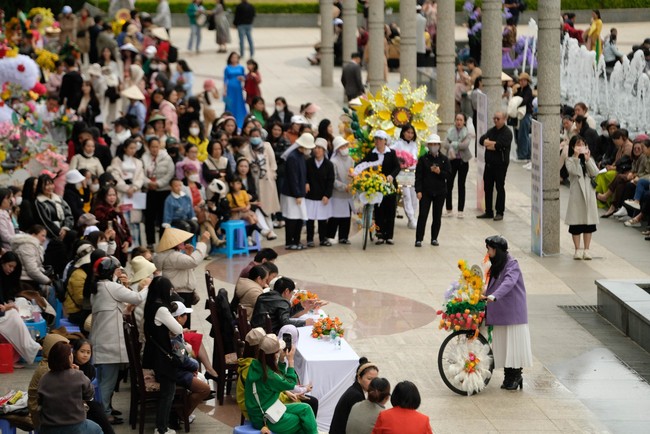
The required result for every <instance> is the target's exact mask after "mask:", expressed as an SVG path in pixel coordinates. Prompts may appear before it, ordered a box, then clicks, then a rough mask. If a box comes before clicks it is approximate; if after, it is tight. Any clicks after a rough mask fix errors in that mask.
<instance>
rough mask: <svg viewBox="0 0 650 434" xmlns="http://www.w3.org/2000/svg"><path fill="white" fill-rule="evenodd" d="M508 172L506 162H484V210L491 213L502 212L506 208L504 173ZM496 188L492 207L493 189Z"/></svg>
mask: <svg viewBox="0 0 650 434" xmlns="http://www.w3.org/2000/svg"><path fill="white" fill-rule="evenodd" d="M507 172H508V163H505V164H493V163H485V171H484V172H483V184H484V189H485V212H486V213H487V214H493V210H496V213H497V214H503V212H504V211H505V209H506V173H507ZM495 188H496V190H497V201H496V204H494V208H493V207H492V204H493V198H494V189H495Z"/></svg>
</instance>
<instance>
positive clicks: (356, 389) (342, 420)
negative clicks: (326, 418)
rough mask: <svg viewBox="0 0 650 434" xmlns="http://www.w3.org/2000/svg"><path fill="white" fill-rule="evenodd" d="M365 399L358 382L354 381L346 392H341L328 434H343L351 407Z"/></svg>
mask: <svg viewBox="0 0 650 434" xmlns="http://www.w3.org/2000/svg"><path fill="white" fill-rule="evenodd" d="M365 399H366V397H365V395H364V394H363V389H362V388H361V385H360V384H359V382H358V381H355V382H354V384H353V385H352V386H350V387H348V390H346V391H345V392H343V395H341V398H339V402H337V403H336V407H335V408H334V415H333V416H332V423H331V425H330V434H345V428H346V426H347V424H348V418H349V417H350V411H351V410H352V406H353V405H354V404H356V403H357V402H361V401H363V400H365Z"/></svg>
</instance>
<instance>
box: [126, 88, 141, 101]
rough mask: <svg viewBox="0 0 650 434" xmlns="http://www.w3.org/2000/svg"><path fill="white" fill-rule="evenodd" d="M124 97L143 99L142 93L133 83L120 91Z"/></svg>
mask: <svg viewBox="0 0 650 434" xmlns="http://www.w3.org/2000/svg"><path fill="white" fill-rule="evenodd" d="M121 95H122V96H123V97H124V98H128V99H135V100H140V101H142V100H144V94H143V93H142V91H141V90H140V89H139V88H138V86H136V85H133V86H130V87H127V88H126V89H124V90H123V91H122V93H121Z"/></svg>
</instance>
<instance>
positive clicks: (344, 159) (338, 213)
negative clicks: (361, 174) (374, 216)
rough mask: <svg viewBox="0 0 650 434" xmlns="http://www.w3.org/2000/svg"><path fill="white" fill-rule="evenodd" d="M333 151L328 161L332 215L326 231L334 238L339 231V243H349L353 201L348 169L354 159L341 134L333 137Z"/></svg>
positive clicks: (348, 145)
mask: <svg viewBox="0 0 650 434" xmlns="http://www.w3.org/2000/svg"><path fill="white" fill-rule="evenodd" d="M332 147H333V152H332V157H331V158H330V161H331V162H332V165H333V166H334V190H333V191H332V198H331V199H330V202H331V203H332V217H331V218H330V219H329V222H328V226H327V232H328V237H329V238H334V236H335V235H336V231H337V229H338V232H339V244H350V240H349V239H348V236H349V235H350V216H351V215H352V209H353V208H354V205H353V204H354V201H353V199H352V194H351V193H350V187H349V181H350V169H352V168H353V167H354V160H353V159H352V157H350V142H348V141H347V140H345V139H344V138H343V137H341V136H336V137H334V140H333V142H332Z"/></svg>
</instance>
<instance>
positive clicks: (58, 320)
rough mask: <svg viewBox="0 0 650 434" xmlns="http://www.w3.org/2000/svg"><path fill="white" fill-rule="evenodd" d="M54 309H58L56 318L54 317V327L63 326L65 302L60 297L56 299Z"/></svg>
mask: <svg viewBox="0 0 650 434" xmlns="http://www.w3.org/2000/svg"><path fill="white" fill-rule="evenodd" d="M54 304H55V306H54V310H55V311H56V318H55V319H54V328H55V329H58V328H59V327H60V326H61V318H63V303H61V302H60V301H59V299H58V298H57V299H56V303H54Z"/></svg>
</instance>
